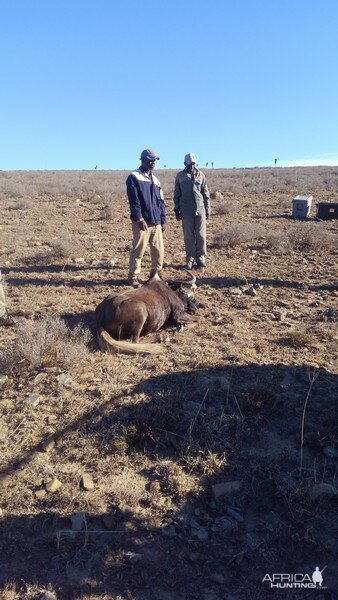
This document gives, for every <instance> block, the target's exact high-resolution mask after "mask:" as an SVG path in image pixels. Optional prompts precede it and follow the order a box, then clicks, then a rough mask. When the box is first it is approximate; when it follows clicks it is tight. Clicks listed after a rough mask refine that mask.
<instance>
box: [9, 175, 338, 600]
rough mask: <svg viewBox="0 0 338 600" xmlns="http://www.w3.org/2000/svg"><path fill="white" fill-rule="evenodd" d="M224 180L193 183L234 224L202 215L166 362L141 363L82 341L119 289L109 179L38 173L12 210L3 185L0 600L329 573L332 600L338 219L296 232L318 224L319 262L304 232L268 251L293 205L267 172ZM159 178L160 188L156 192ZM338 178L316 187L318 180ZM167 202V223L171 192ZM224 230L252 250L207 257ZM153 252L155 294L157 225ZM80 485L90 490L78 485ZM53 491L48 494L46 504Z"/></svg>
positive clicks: (321, 193) (249, 594)
mask: <svg viewBox="0 0 338 600" xmlns="http://www.w3.org/2000/svg"><path fill="white" fill-rule="evenodd" d="M236 171H237V175H238V178H237V179H235V174H234V173H233V171H231V172H227V171H215V172H210V173H209V174H208V173H207V175H208V180H209V185H210V188H211V189H214V190H221V192H222V198H221V199H220V200H217V199H215V200H214V205H216V203H217V202H225V201H226V200H227V199H231V205H232V206H235V207H236V210H232V211H230V212H229V211H223V210H219V211H216V210H215V212H218V214H217V215H215V216H213V217H211V219H210V221H209V223H208V239H209V247H210V248H209V253H208V262H207V267H206V268H205V269H203V270H199V271H197V270H196V275H197V283H198V290H197V297H198V299H199V301H200V302H201V303H202V304H203V306H202V307H201V308H199V310H198V315H199V322H198V325H197V326H195V327H193V328H189V327H187V328H186V329H185V330H184V331H183V332H182V333H178V332H176V331H175V330H171V329H169V330H166V331H164V332H160V334H159V336H158V340H157V341H161V340H162V343H163V344H164V345H165V348H166V352H165V353H164V354H163V355H160V356H152V357H130V356H123V355H116V356H108V355H103V354H101V353H100V352H99V351H98V349H97V346H96V343H95V339H94V335H93V334H94V330H93V310H94V309H95V307H96V306H97V305H98V303H99V302H100V301H101V300H102V299H103V298H104V297H105V296H106V295H108V294H109V293H113V292H114V291H118V290H120V289H121V288H123V286H125V285H126V277H127V264H128V248H129V244H130V237H131V236H130V222H129V217H128V209H127V203H126V199H125V197H124V188H123V182H122V178H121V177H122V176H121V175H120V174H114V173H112V174H110V175H109V177H110V181H111V183H112V188H113V196H109V194H108V190H109V188H108V185H107V181H108V180H107V175H104V174H102V179H100V175H99V174H98V173H95V174H92V175H90V173H88V174H86V176H85V178H84V180H85V182H86V186H87V187H86V188H85V189H84V188H83V182H81V179H80V178H78V177H77V175H76V174H74V175H73V177H74V178H75V179H73V180H72V179H70V180H69V182H68V183H67V178H66V177H65V174H63V177H62V184H61V182H60V180H59V186H61V188H62V189H60V188H59V191H58V188H57V183H58V180H57V178H55V177H54V176H53V181H52V180H48V178H47V179H46V181H45V182H43V181H42V180H41V178H40V177H39V178H38V179H37V181H38V183H39V189H35V190H34V193H33V191H32V190H33V187H29V186H28V187H27V188H26V190H27V191H28V192H29V193H27V194H26V196H27V197H26V198H24V199H25V203H23V202H22V196H21V199H18V200H17V201H18V205H16V199H15V195H14V196H13V193H14V194H15V185H14V183H15V180H14V179H13V180H12V183H13V193H11V194H10V193H9V192H8V193H7V195H6V194H4V195H3V199H2V202H1V207H0V214H1V227H2V231H1V233H4V237H3V239H2V241H1V251H2V258H1V266H2V271H3V273H4V275H5V278H6V281H7V296H8V308H9V310H10V312H11V313H12V315H13V316H14V319H15V321H16V323H17V326H16V328H14V329H12V328H6V329H5V328H1V329H0V341H1V348H2V356H1V365H2V368H1V370H2V371H3V372H4V375H7V379H6V378H5V377H4V378H2V379H1V380H0V385H1V386H2V387H1V394H2V400H1V416H0V418H1V421H0V428H1V429H0V433H1V440H2V442H1V473H2V478H1V481H0V486H1V500H0V508H1V515H0V529H1V537H2V556H6V560H5V561H1V565H0V582H1V591H2V597H3V598H4V599H5V600H9V599H10V598H32V599H35V598H39V597H43V596H41V595H42V594H45V593H46V591H49V592H50V593H52V592H53V593H55V594H56V596H57V598H60V599H62V600H63V599H65V600H67V599H75V598H77V599H81V600H86V599H89V598H90V599H92V600H93V599H94V600H96V599H97V600H98V599H99V598H100V599H104V598H105V599H107V598H113V599H116V600H118V599H119V600H131V599H135V600H136V599H137V600H152V599H153V600H158V599H161V598H163V599H165V600H167V599H168V600H174V599H175V600H177V599H182V600H183V599H184V600H186V599H198V600H199V599H201V600H221V599H222V600H223V599H225V598H227V599H232V600H242V599H243V598H255V599H256V598H258V599H259V598H262V599H263V598H266V597H267V594H269V593H271V592H270V589H269V588H268V587H267V584H266V583H263V582H262V579H263V577H264V576H265V574H267V573H269V574H272V573H309V574H310V575H312V573H313V571H314V570H315V567H316V566H317V565H319V568H320V569H323V568H324V567H325V566H326V565H327V566H326V569H325V571H324V572H323V577H324V583H323V585H325V587H326V590H325V591H324V590H323V591H321V592H320V591H318V592H316V595H317V596H318V597H319V598H333V597H334V591H333V590H334V582H335V581H336V580H337V575H338V573H337V567H336V564H337V562H336V559H335V551H336V549H335V546H334V537H333V533H332V532H333V523H334V511H335V507H336V503H337V491H336V490H337V488H336V465H337V428H336V424H335V418H334V417H335V401H336V398H337V392H338V382H337V319H336V314H337V310H338V302H337V299H338V291H337V279H338V278H337V231H338V229H337V222H336V221H327V222H323V223H317V222H316V221H313V222H312V223H311V225H312V226H316V225H317V224H318V226H320V227H322V228H324V230H325V232H326V234H327V236H326V237H325V239H326V241H327V240H329V242H327V243H326V244H325V245H323V246H322V245H320V244H318V243H317V241H316V240H318V238H317V237H316V236H315V235H314V234H313V231H314V230H313V228H312V229H311V233H312V237H311V239H312V240H315V241H314V242H312V243H311V244H310V245H305V246H304V245H303V246H301V245H293V246H290V245H288V244H285V243H284V242H283V240H284V237H283V236H282V234H281V231H284V233H285V236H286V237H285V239H286V238H287V239H290V237H291V238H292V239H297V235H296V234H297V228H299V226H300V223H299V222H298V221H296V220H293V219H291V218H290V214H291V200H292V197H293V196H294V195H295V193H301V192H302V191H303V189H299V188H298V191H297V187H296V186H294V187H293V183H294V182H293V183H292V180H291V181H290V182H289V184H287V183H286V182H285V181H284V180H283V179H280V180H278V177H277V174H276V175H273V174H271V173H270V171H269V173H267V177H266V180H264V176H263V175H264V170H254V171H255V172H251V174H250V178H251V179H250V178H248V177H247V172H246V171H247V170H244V171H243V172H241V170H236ZM276 171H277V172H278V171H279V170H278V169H276ZM280 172H281V178H283V177H285V173H284V170H283V169H281V170H280ZM297 173H298V181H302V179H300V176H301V173H300V170H297ZM312 173H313V179H311V178H309V171H308V170H307V171H306V181H307V183H308V185H310V184H311V182H312V183H313V189H311V193H313V192H314V190H315V191H316V193H314V197H316V194H317V196H318V199H319V198H320V200H322V201H323V200H326V199H332V200H333V195H332V191H331V190H330V189H327V185H326V184H324V181H323V177H324V172H323V171H321V170H320V169H319V170H316V169H312ZM321 174H323V176H322V175H321ZM240 175H241V177H242V180H241V178H240ZM169 176H170V177H171V174H170V173H169V174H164V173H163V174H162V177H161V174H160V175H159V178H160V180H163V181H164V184H165V182H166V178H168V183H167V189H166V188H165V192H166V193H168V190H170V186H172V181H171V179H172V177H171V179H169ZM288 176H289V177H291V175H290V174H289V175H288ZM335 176H336V174H335V170H334V169H332V172H330V177H331V179H330V177H328V173H327V171H325V180H326V181H331V182H332V181H333V179H334V177H335ZM18 177H19V175H18ZM20 177H21V176H20ZM46 177H47V174H46ZM69 177H70V178H71V177H72V175H71V174H69ZM304 177H305V175H304ZM321 177H322V179H321ZM271 178H273V179H271ZM241 181H242V183H241ZM244 181H245V182H246V183H248V182H250V185H249V183H248V185H246V186H244V183H243V182H244ZM304 181H305V179H304ZM271 182H272V183H271ZM7 183H8V181H7ZM20 185H21V187H20ZM272 185H274V186H275V187H274V188H273V187H272ZM287 185H289V188H288V187H287ZM30 186H33V179H32V181H31V183H30ZM81 186H82V187H81ZM255 186H256V190H260V191H259V193H256V192H255ZM19 187H20V189H21V190H22V189H23V188H22V182H21V181H19V180H18V181H17V189H19ZM230 187H231V189H230ZM48 189H49V190H50V192H52V193H50V194H49V195H47V194H46V190H48ZM71 189H72V190H73V192H71V191H70V190H71ZM307 189H309V188H307ZM74 190H75V191H74ZM264 190H265V191H264ZM36 198H37V199H36ZM19 200H20V201H19ZM108 203H110V204H111V203H113V206H114V211H111V210H109V218H107V204H108ZM167 204H168V214H169V216H170V215H171V213H172V204H171V200H170V199H169V194H168V197H167ZM215 208H216V206H215ZM231 224H237V225H238V227H239V229H238V231H242V232H245V231H246V232H247V233H250V236H248V235H247V236H246V237H245V236H244V237H243V238H242V241H241V243H234V244H232V245H231V247H229V246H223V245H222V246H221V247H216V246H212V241H213V240H214V238H215V236H216V235H217V234H219V233H220V232H221V231H222V230H223V231H224V230H226V228H227V227H228V226H229V225H231ZM302 225H303V224H302ZM258 226H259V227H258ZM253 231H254V232H255V235H253V234H252V232H253ZM291 231H294V235H293V236H290V235H289V234H290V232H291ZM303 231H304V229H303ZM59 232H61V237H60V235H59ZM65 232H67V233H65ZM257 232H258V233H257ZM273 232H275V236H274V243H273V244H272V243H271V239H272V238H271V233H273ZM251 234H252V235H251ZM268 234H270V237H269V235H268ZM279 238H280V239H281V240H282V242H283V243H281V244H279V243H276V239H277V240H278V239H279ZM65 239H66V241H67V252H61V251H59V254H58V255H57V256H56V254H55V248H58V249H59V250H60V248H62V247H63V246H62V244H61V242H62V241H63V242H64V240H65ZM223 239H224V238H223ZM165 247H166V261H167V267H166V272H167V274H168V276H169V277H171V278H172V277H174V276H177V274H179V272H178V270H177V267H179V266H180V265H181V264H183V263H184V252H183V246H182V233H181V229H180V224H179V223H176V221H174V220H173V219H170V224H169V227H168V230H167V232H166V234H165ZM80 249H81V255H80V254H79V252H80ZM147 269H149V260H148V258H146V259H145V261H144V272H145V273H144V274H145V275H146V274H147ZM55 318H57V319H60V320H61V324H60V321H59V320H57V321H55ZM46 319H50V321H48V320H47V321H46ZM46 323H47V324H48V323H49V326H47V327H46ZM34 326H36V332H37V334H38V335H36V336H34ZM84 330H85V332H86V333H85V334H84V337H82V333H81V332H83V331H84ZM32 332H33V333H32ZM52 334H53V335H54V337H53V336H52ZM30 335H32V336H33V337H32V338H30V337H29V336H30ZM55 336H56V337H55ZM30 339H31V342H30ZM51 339H52V342H50V340H51ZM20 340H21V349H22V347H24V350H25V351H24V353H22V351H21V354H17V348H18V342H20ZM46 340H47V341H48V343H49V345H48V344H47V346H46V345H45V346H44V345H43V344H44V343H45V342H46ZM23 341H25V343H24V344H23ZM30 343H31V352H30V351H29V348H30V346H29V344H30ZM19 345H20V344H19ZM84 346H85V350H84ZM46 348H47V349H48V351H47V350H46ZM65 348H67V352H66V353H65ZM46 356H47V358H48V360H47V359H46ZM65 356H66V358H65ZM36 357H38V358H36ZM84 473H86V474H89V475H90V477H91V479H92V482H93V488H94V489H90V490H85V489H84V488H83V485H82V482H83V474H84ZM54 480H56V481H57V482H60V483H61V485H60V486H59V485H57V489H56V490H55V491H54V492H53V491H47V490H48V487H49V488H50V485H49V483H50V482H51V481H54ZM217 484H227V485H223V487H217V488H213V486H215V485H217ZM215 489H217V490H220V489H223V490H225V491H224V494H221V495H220V496H219V495H218V494H215ZM213 490H214V491H213ZM229 490H230V491H229ZM231 490H232V491H231ZM79 512H81V513H84V515H85V517H84V520H83V527H82V528H81V529H80V530H76V531H75V530H74V529H72V520H71V516H73V515H74V514H75V513H79ZM42 563H43V569H42V568H41V564H42ZM274 593H275V594H276V597H281V598H282V597H283V598H298V597H299V598H300V597H303V596H304V593H308V592H306V590H294V589H291V590H287V589H286V590H275V591H274ZM278 594H280V596H279V595H278ZM45 597H46V598H47V596H45Z"/></svg>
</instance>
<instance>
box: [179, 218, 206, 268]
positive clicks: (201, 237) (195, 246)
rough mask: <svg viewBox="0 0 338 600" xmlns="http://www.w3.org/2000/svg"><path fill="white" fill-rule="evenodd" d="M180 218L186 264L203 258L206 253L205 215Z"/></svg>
mask: <svg viewBox="0 0 338 600" xmlns="http://www.w3.org/2000/svg"><path fill="white" fill-rule="evenodd" d="M181 216H182V227H183V236H184V245H185V253H186V258H187V262H189V260H191V259H199V258H201V257H202V256H203V257H204V256H205V255H206V253H207V242H206V219H205V214H202V215H195V214H194V213H192V214H186V215H181Z"/></svg>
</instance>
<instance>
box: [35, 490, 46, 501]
mask: <svg viewBox="0 0 338 600" xmlns="http://www.w3.org/2000/svg"><path fill="white" fill-rule="evenodd" d="M34 495H35V498H37V499H38V500H43V499H44V498H45V497H46V496H47V492H46V490H37V491H36V492H35V494H34Z"/></svg>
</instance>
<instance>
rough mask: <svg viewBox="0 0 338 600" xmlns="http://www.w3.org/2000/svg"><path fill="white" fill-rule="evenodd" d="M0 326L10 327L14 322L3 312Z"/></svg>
mask: <svg viewBox="0 0 338 600" xmlns="http://www.w3.org/2000/svg"><path fill="white" fill-rule="evenodd" d="M0 325H3V326H4V327H12V326H13V325H15V322H14V319H12V317H11V316H10V315H9V314H8V312H5V314H4V315H2V317H0Z"/></svg>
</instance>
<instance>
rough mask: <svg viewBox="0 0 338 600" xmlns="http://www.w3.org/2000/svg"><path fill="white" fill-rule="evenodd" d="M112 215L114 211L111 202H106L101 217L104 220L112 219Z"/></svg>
mask: <svg viewBox="0 0 338 600" xmlns="http://www.w3.org/2000/svg"><path fill="white" fill-rule="evenodd" d="M114 216H115V211H114V207H113V205H112V204H111V203H109V204H106V206H105V207H104V208H103V212H102V218H103V219H104V220H105V221H112V219H113V218H114Z"/></svg>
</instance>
